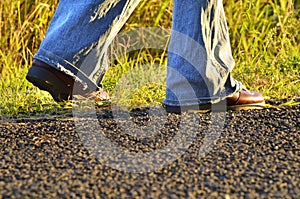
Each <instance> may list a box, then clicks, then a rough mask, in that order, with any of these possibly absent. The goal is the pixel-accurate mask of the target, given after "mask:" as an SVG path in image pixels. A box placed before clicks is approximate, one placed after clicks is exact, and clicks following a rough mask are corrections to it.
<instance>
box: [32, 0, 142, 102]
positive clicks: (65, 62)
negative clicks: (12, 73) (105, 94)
mask: <svg viewBox="0 0 300 199" xmlns="http://www.w3.org/2000/svg"><path fill="white" fill-rule="evenodd" d="M138 3H139V0H134V1H129V0H128V1H127V0H105V1H104V0H96V1H94V0H85V1H78V2H77V1H70V0H61V1H60V2H59V5H58V7H57V10H56V12H55V15H54V16H53V19H52V21H51V24H50V26H49V28H48V31H47V34H46V37H45V39H44V40H43V42H42V43H41V45H40V48H39V50H38V52H37V53H36V54H35V56H34V59H35V60H37V61H35V63H34V65H37V66H33V67H32V68H31V69H30V70H29V73H28V75H27V79H28V80H29V81H31V82H32V83H34V84H35V85H37V86H38V87H40V88H41V89H43V90H47V91H49V92H50V93H51V94H52V96H53V97H54V99H55V100H56V101H62V100H67V99H69V98H70V96H71V95H72V89H73V83H74V80H75V81H77V82H80V83H81V84H82V85H83V89H84V90H96V89H99V88H100V83H101V80H102V78H103V76H104V73H105V71H106V67H105V66H103V65H101V63H100V64H99V63H98V64H99V65H97V66H96V65H93V64H96V63H91V62H89V63H88V64H90V65H85V66H82V64H83V63H84V60H85V58H86V56H88V55H89V53H90V52H91V50H92V49H94V48H100V47H102V46H107V42H108V41H109V38H111V37H114V36H115V35H116V34H117V32H118V31H119V30H120V29H121V28H122V26H123V24H124V23H125V22H126V20H127V19H128V17H129V16H130V15H131V13H132V12H133V10H134V8H135V7H136V6H137V5H138ZM99 46H100V47H99ZM104 51H105V49H102V50H101V52H100V53H101V55H102V56H103V52H104ZM95 58H96V55H95ZM99 59H101V58H99ZM85 63H86V62H85ZM61 73H64V74H65V77H62V75H61ZM61 80H66V81H61ZM49 81H50V83H52V84H47V82H49ZM57 82H59V84H62V85H63V84H65V85H63V86H61V89H60V90H59V91H58V90H57V89H56V88H55V87H57V86H55V85H54V84H56V85H57V84H58V83H57Z"/></svg>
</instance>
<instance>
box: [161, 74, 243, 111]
mask: <svg viewBox="0 0 300 199" xmlns="http://www.w3.org/2000/svg"><path fill="white" fill-rule="evenodd" d="M229 79H230V81H231V82H230V85H234V86H232V87H231V86H228V87H225V89H224V90H225V91H224V93H223V94H219V95H215V96H211V97H196V98H186V99H184V98H181V99H180V100H170V99H165V100H164V102H163V104H164V105H167V106H194V105H201V104H216V103H218V102H220V101H222V100H225V99H226V98H227V97H229V96H231V95H232V94H234V93H236V92H238V91H240V90H242V89H245V86H244V85H243V84H242V83H241V82H239V81H237V80H235V79H233V78H232V77H230V78H229Z"/></svg>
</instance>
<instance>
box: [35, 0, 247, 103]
mask: <svg viewBox="0 0 300 199" xmlns="http://www.w3.org/2000/svg"><path fill="white" fill-rule="evenodd" d="M138 3H139V0H106V1H104V0H80V1H73V0H72V1H71V0H61V1H60V2H59V5H58V7H57V9H56V12H55V14H54V16H53V19H52V21H51V24H50V26H49V28H48V31H47V34H46V37H45V39H44V40H43V42H42V43H41V45H40V48H39V50H38V52H37V53H36V54H35V56H34V58H35V59H38V60H40V61H43V62H45V63H47V64H48V65H50V66H52V67H54V68H56V69H58V70H61V71H62V72H64V73H66V74H69V75H71V76H73V77H74V79H75V80H76V81H78V82H80V83H82V84H83V85H84V86H86V87H87V88H89V89H90V90H95V89H100V88H101V81H102V79H103V76H104V74H105V72H106V67H104V66H103V67H102V66H91V65H90V66H89V67H84V68H81V67H79V66H80V65H81V64H82V62H83V60H84V57H86V56H87V55H88V54H89V53H90V52H91V49H93V48H95V47H96V46H99V45H102V46H105V45H104V44H105V41H106V40H108V38H111V37H114V36H115V35H116V34H117V32H118V31H119V30H120V29H121V27H122V25H124V23H125V22H126V20H127V19H128V17H129V16H130V15H131V13H132V12H133V10H134V8H135V7H136V6H137V5H138ZM120 16H121V17H120ZM172 21H173V25H172V35H171V40H170V44H169V48H168V67H167V78H166V86H167V90H166V99H165V101H164V104H167V105H171V106H183V105H195V104H202V103H217V102H219V101H220V100H222V99H224V98H226V97H227V96H229V95H231V94H233V93H234V92H237V91H238V90H240V89H241V88H242V84H241V83H240V82H238V81H236V80H235V79H233V78H232V77H231V75H230V72H231V71H232V69H233V67H234V60H233V58H232V53H231V48H230V41H229V34H228V30H227V24H226V19H225V15H224V9H223V4H222V1H221V0H211V1H206V0H184V1H182V0H174V9H173V19H172ZM101 67H102V68H101Z"/></svg>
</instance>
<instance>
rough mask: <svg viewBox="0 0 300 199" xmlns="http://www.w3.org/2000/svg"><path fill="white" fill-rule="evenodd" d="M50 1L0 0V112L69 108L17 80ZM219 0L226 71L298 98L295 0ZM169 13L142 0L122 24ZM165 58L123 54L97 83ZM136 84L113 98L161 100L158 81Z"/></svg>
mask: <svg viewBox="0 0 300 199" xmlns="http://www.w3.org/2000/svg"><path fill="white" fill-rule="evenodd" d="M57 3H58V0H45V1H43V3H41V2H40V1H37V0H18V1H17V0H12V1H8V0H4V1H1V3H0V23H1V29H0V31H1V32H0V33H1V37H0V41H1V45H0V60H1V62H0V116H6V117H7V116H17V115H21V114H22V115H32V114H35V115H36V114H56V113H57V112H63V111H64V110H65V109H67V110H68V109H69V104H57V103H55V102H54V101H53V100H52V99H51V96H50V95H49V94H47V93H46V92H42V91H40V90H39V89H37V88H35V87H33V86H32V85H31V84H30V83H28V82H27V81H26V80H25V76H26V73H27V70H28V68H29V66H30V65H31V63H32V56H33V54H34V53H35V52H36V50H37V49H38V46H39V44H40V42H41V41H42V39H43V37H44V35H45V33H46V30H47V27H48V24H49V22H50V19H51V17H52V15H53V13H54V11H55V8H56V6H57ZM224 4H225V11H226V16H227V20H228V24H229V29H230V37H231V43H232V49H233V54H234V58H235V61H236V67H235V69H234V72H233V75H234V77H235V78H236V79H238V80H240V81H242V82H243V83H244V84H245V85H246V86H247V87H248V88H249V89H252V90H257V91H260V92H262V93H263V94H264V95H265V96H266V97H267V98H275V99H281V98H288V97H291V98H293V97H299V96H300V89H299V87H300V78H299V77H300V74H299V71H300V52H299V49H300V43H299V40H300V36H299V35H300V34H299V31H300V22H299V17H300V15H299V6H295V5H293V2H292V1H290V0H276V1H274V0H273V1H270V0H258V1H252V0H225V1H224ZM295 7H297V9H294V8H295ZM171 13H172V1H170V0H149V1H146V0H143V1H142V2H141V4H140V6H139V7H138V8H137V9H136V11H135V13H134V14H133V15H132V17H131V18H130V20H129V21H128V23H127V24H126V25H125V27H124V30H128V29H130V28H136V27H153V26H155V27H162V28H166V29H169V28H170V27H171V16H172V14H171ZM166 62H167V60H166V54H164V52H160V53H157V52H153V51H150V50H142V51H139V52H136V53H134V54H133V55H131V56H125V57H123V58H122V59H120V60H118V61H117V62H116V63H114V64H112V65H111V67H110V68H109V70H108V72H107V74H106V76H105V79H104V81H103V84H104V87H105V89H106V90H107V91H108V92H109V93H110V94H112V95H117V94H115V93H116V90H118V84H117V82H119V81H122V77H124V76H126V75H128V72H129V71H131V70H132V69H135V68H137V69H135V70H134V71H139V69H138V66H140V65H144V64H148V65H150V67H149V69H151V67H152V68H153V67H155V66H156V65H157V64H158V65H165V64H166ZM160 69H161V70H164V69H163V68H160ZM129 75H133V76H134V75H135V74H130V73H129ZM134 83H136V84H134ZM143 83H145V82H143V81H140V82H131V84H130V85H132V86H127V87H126V89H123V88H122V87H120V88H121V89H123V90H122V91H123V92H122V95H119V96H121V97H120V98H121V99H120V100H119V102H118V103H120V104H129V106H139V105H146V104H149V103H151V104H152V103H154V104H155V103H158V102H160V101H162V100H163V98H164V90H165V86H164V85H163V82H159V83H158V84H146V85H143ZM116 86H117V87H116ZM291 104H293V102H291V103H288V104H287V105H291Z"/></svg>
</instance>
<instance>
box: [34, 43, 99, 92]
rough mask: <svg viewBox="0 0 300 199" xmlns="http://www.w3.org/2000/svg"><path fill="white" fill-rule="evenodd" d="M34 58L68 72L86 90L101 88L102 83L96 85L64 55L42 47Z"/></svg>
mask: <svg viewBox="0 0 300 199" xmlns="http://www.w3.org/2000/svg"><path fill="white" fill-rule="evenodd" d="M34 59H37V60H39V61H42V62H44V63H46V64H48V65H49V66H51V67H53V68H55V69H57V70H59V71H61V72H63V73H65V74H67V75H70V76H71V77H73V78H74V80H75V82H78V83H80V84H81V85H82V86H83V89H84V90H89V91H96V90H101V88H102V86H101V85H96V84H95V83H94V82H93V81H91V80H90V79H89V78H88V77H87V76H86V75H85V74H84V73H83V72H82V71H81V70H80V69H78V68H77V67H76V66H74V65H73V64H72V63H70V62H68V61H67V60H65V59H63V58H62V57H60V56H58V55H55V54H53V53H52V52H50V51H47V50H45V49H42V48H40V49H39V51H38V53H37V54H35V55H34Z"/></svg>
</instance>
